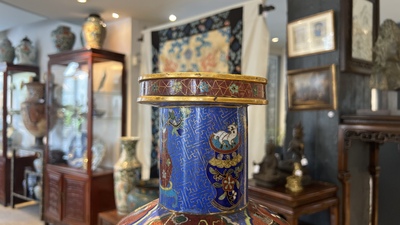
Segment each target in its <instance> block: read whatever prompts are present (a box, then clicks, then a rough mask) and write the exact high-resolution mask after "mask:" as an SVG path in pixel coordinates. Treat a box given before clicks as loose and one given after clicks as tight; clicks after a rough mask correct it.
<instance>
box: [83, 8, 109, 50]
mask: <svg viewBox="0 0 400 225" xmlns="http://www.w3.org/2000/svg"><path fill="white" fill-rule="evenodd" d="M105 38H106V24H105V23H104V21H103V19H102V18H101V17H100V15H98V14H90V15H89V17H87V18H86V20H85V22H84V23H83V24H82V33H81V40H82V45H83V47H85V48H98V49H100V48H101V47H102V46H103V43H104V40H105Z"/></svg>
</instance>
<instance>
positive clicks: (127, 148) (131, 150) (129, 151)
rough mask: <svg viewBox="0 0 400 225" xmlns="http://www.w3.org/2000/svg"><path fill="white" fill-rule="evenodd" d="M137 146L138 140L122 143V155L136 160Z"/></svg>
mask: <svg viewBox="0 0 400 225" xmlns="http://www.w3.org/2000/svg"><path fill="white" fill-rule="evenodd" d="M136 144H137V140H124V141H121V146H122V149H123V151H122V154H124V155H125V157H126V158H127V159H133V158H136Z"/></svg>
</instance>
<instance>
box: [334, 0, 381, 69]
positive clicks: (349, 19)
mask: <svg viewBox="0 0 400 225" xmlns="http://www.w3.org/2000/svg"><path fill="white" fill-rule="evenodd" d="M340 5H341V10H340V11H341V14H340V18H339V23H340V24H341V32H340V33H341V36H340V46H341V47H340V71H342V72H349V73H356V74H365V75H369V74H371V70H372V63H373V51H372V49H373V45H374V43H375V40H376V38H377V36H378V29H379V0H341V2H340Z"/></svg>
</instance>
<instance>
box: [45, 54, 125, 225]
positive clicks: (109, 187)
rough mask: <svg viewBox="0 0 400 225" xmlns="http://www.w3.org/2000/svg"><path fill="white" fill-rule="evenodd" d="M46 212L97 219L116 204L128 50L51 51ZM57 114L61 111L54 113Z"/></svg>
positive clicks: (86, 221) (79, 221)
mask: <svg viewBox="0 0 400 225" xmlns="http://www.w3.org/2000/svg"><path fill="white" fill-rule="evenodd" d="M48 71H49V73H48V78H47V84H46V87H47V90H46V91H47V96H49V98H48V99H47V101H46V103H47V111H48V112H53V113H48V121H49V122H48V135H47V137H48V139H47V143H46V154H45V162H46V163H45V175H44V181H45V185H44V188H45V189H44V190H45V192H44V199H45V200H44V215H45V221H46V222H48V223H52V224H74V225H75V224H76V225H94V224H97V220H98V213H99V212H103V211H108V210H112V209H114V208H115V200H114V182H113V169H112V168H113V165H114V163H115V162H116V160H117V157H118V153H119V149H120V147H119V141H120V137H121V136H123V135H125V126H126V125H125V115H126V110H125V105H126V104H125V90H126V81H125V56H124V55H123V54H119V53H115V52H110V51H106V50H100V49H80V50H73V51H67V52H62V53H57V54H53V55H50V56H49V62H48ZM54 115H57V116H56V118H54Z"/></svg>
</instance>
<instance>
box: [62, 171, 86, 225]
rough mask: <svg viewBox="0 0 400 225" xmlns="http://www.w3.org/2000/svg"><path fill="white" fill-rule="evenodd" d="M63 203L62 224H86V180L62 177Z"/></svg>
mask: <svg viewBox="0 0 400 225" xmlns="http://www.w3.org/2000/svg"><path fill="white" fill-rule="evenodd" d="M64 193H65V199H64V200H65V201H64V204H63V211H64V218H63V221H64V222H68V223H69V222H72V221H74V224H75V223H82V224H85V222H86V213H87V212H86V180H82V179H79V178H78V177H70V176H67V175H66V176H65V177H64Z"/></svg>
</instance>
